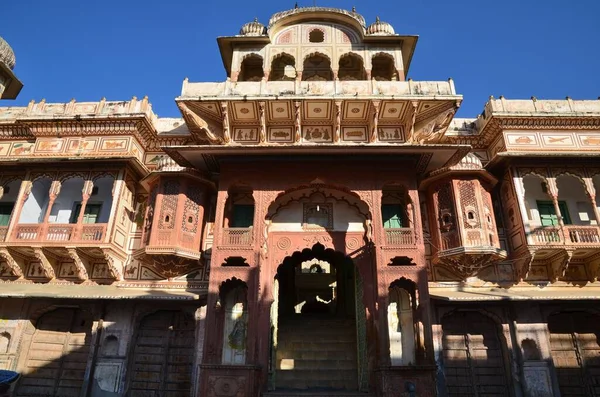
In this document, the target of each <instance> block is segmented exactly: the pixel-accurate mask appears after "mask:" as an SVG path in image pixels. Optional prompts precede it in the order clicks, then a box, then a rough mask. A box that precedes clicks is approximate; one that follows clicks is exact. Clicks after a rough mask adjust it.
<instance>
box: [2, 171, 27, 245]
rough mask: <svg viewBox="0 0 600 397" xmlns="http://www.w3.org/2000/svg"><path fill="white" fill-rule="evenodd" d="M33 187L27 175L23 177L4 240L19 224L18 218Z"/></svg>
mask: <svg viewBox="0 0 600 397" xmlns="http://www.w3.org/2000/svg"><path fill="white" fill-rule="evenodd" d="M32 186H33V182H31V181H30V180H29V175H26V176H25V179H24V180H23V182H21V188H20V190H19V196H18V197H17V202H16V204H15V208H14V209H13V212H12V215H11V217H10V222H9V224H8V230H7V232H6V238H7V239H8V238H9V236H12V235H13V230H14V228H15V225H16V224H17V223H18V222H19V218H20V217H21V211H22V210H23V205H25V202H26V201H27V199H28V198H29V195H30V194H31V188H32Z"/></svg>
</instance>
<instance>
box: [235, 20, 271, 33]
mask: <svg viewBox="0 0 600 397" xmlns="http://www.w3.org/2000/svg"><path fill="white" fill-rule="evenodd" d="M264 34H266V28H265V25H263V24H262V23H260V22H258V18H254V21H252V22H248V23H247V24H245V25H244V26H242V28H241V29H240V35H242V36H262V35H264Z"/></svg>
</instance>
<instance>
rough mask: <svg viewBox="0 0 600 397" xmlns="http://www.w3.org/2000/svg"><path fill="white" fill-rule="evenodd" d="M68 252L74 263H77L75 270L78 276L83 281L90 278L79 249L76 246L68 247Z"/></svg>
mask: <svg viewBox="0 0 600 397" xmlns="http://www.w3.org/2000/svg"><path fill="white" fill-rule="evenodd" d="M67 253H68V254H69V258H71V260H72V261H73V264H74V265H75V270H76V271H77V278H78V279H80V280H83V281H85V280H87V279H89V276H88V272H87V270H86V268H85V265H84V263H83V260H82V259H81V257H80V256H79V254H78V253H77V250H76V249H75V248H68V249H67Z"/></svg>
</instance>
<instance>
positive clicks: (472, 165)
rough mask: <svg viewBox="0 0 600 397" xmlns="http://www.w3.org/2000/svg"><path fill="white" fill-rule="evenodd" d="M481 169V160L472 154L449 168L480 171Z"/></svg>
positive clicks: (468, 154)
mask: <svg viewBox="0 0 600 397" xmlns="http://www.w3.org/2000/svg"><path fill="white" fill-rule="evenodd" d="M482 168H483V165H482V164H481V160H479V157H477V156H476V155H475V154H473V153H467V155H466V156H465V157H463V158H462V159H461V160H460V161H459V162H458V164H456V165H453V166H452V167H450V169H452V170H480V169H482Z"/></svg>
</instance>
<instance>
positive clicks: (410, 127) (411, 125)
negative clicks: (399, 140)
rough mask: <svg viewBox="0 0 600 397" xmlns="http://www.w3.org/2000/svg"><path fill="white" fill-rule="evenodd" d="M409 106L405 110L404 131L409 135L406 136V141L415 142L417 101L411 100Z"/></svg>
mask: <svg viewBox="0 0 600 397" xmlns="http://www.w3.org/2000/svg"><path fill="white" fill-rule="evenodd" d="M409 106H410V108H409V109H408V111H407V112H406V114H407V115H406V119H405V121H404V131H408V133H409V136H408V137H406V141H407V142H408V143H415V140H414V136H415V123H416V122H417V109H418V107H419V102H418V101H411V102H410V105H409Z"/></svg>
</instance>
